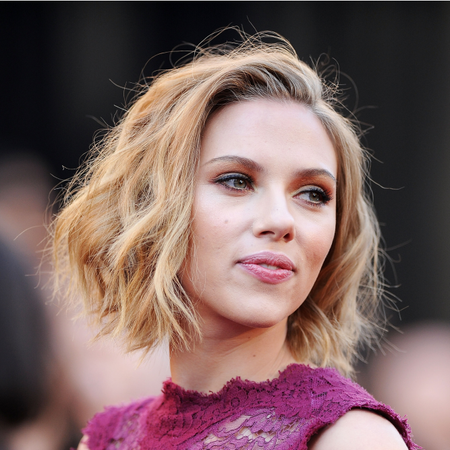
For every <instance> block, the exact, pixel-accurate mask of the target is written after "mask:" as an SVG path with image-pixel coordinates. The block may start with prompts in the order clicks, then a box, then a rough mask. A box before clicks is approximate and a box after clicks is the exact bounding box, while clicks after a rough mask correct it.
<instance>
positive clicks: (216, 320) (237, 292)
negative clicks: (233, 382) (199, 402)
mask: <svg viewBox="0 0 450 450" xmlns="http://www.w3.org/2000/svg"><path fill="white" fill-rule="evenodd" d="M281 155H282V156H281ZM336 174H337V161H336V155H335V151H334V147H333V144H332V142H331V141H330V139H329V137H328V134H327V133H326V131H325V129H324V128H323V126H322V124H321V123H320V121H319V120H318V119H317V117H316V116H315V115H314V114H313V113H312V112H311V111H310V110H309V109H308V108H306V107H305V106H303V105H300V104H298V103H294V102H284V103H282V102H279V101H273V100H255V101H248V102H241V103H235V104H232V105H229V106H227V107H225V108H223V109H221V110H219V111H218V112H217V113H216V114H214V115H213V116H212V117H211V118H210V119H209V121H208V122H207V125H206V127H205V130H204V133H203V137H202V147H201V156H200V164H199V170H198V173H197V176H196V180H195V197H194V199H195V200H194V206H193V224H192V227H193V241H194V242H193V248H194V249H195V250H193V251H191V254H190V256H189V257H188V258H187V261H186V265H185V267H184V270H183V271H182V274H181V281H182V283H183V286H184V288H185V289H186V291H187V293H188V294H189V296H190V298H191V299H192V300H193V302H194V304H195V305H196V308H197V310H198V312H199V314H200V316H201V318H202V322H203V330H202V331H203V340H202V342H201V343H198V344H197V345H196V348H195V350H194V352H191V353H187V352H178V353H175V352H174V353H173V354H172V355H171V371H172V378H173V380H174V381H175V382H176V383H179V384H180V385H182V386H183V387H185V388H187V389H195V390H198V391H202V392H208V391H218V390H220V389H221V388H222V386H223V385H224V384H225V383H226V382H227V381H228V380H230V379H231V378H233V377H236V376H241V377H242V378H243V379H249V380H253V381H263V380H266V379H268V378H274V377H276V376H277V375H278V371H279V370H282V369H284V368H285V367H286V366H287V365H288V364H290V363H293V362H295V360H294V358H293V357H292V355H291V353H290V351H289V349H288V348H287V345H286V323H287V318H288V316H289V315H290V314H291V313H292V312H294V311H295V310H296V309H297V308H298V307H299V306H300V305H301V304H302V302H303V301H304V300H305V298H306V297H307V295H308V293H309V292H310V290H311V288H312V286H313V284H314V282H315V280H316V278H317V276H318V273H319V271H320V269H321V267H322V264H323V262H324V260H325V258H326V256H327V254H328V251H329V249H330V247H331V244H332V242H333V238H334V234H335V226H336V202H335V197H336V195H335V194H336V176H337V175H336ZM263 251H270V252H274V253H275V254H281V255H284V256H286V257H288V258H289V259H290V260H291V261H292V262H293V263H294V265H295V270H294V271H293V275H292V276H291V277H290V278H289V279H288V280H286V281H284V282H282V283H279V284H268V283H266V282H262V281H260V280H259V279H257V278H255V277H254V276H252V275H251V274H249V273H248V272H246V271H245V270H243V269H242V267H241V265H240V264H238V262H239V261H240V260H241V259H242V258H245V257H246V256H248V255H252V254H255V253H259V252H263Z"/></svg>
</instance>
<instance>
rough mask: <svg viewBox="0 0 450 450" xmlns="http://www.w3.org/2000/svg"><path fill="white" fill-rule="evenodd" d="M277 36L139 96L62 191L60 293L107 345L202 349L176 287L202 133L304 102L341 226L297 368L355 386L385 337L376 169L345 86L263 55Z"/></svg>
mask: <svg viewBox="0 0 450 450" xmlns="http://www.w3.org/2000/svg"><path fill="white" fill-rule="evenodd" d="M267 36H268V35H267V34H264V35H260V34H258V35H255V36H253V37H247V38H245V39H244V41H243V43H241V44H240V45H237V46H234V47H230V46H219V47H209V48H206V49H198V50H197V51H196V52H195V55H194V57H193V59H192V60H191V61H190V62H189V63H187V64H185V65H182V66H181V67H176V68H173V69H171V70H168V71H166V72H164V73H161V74H159V75H158V76H156V77H154V79H153V80H152V82H151V83H150V85H147V84H145V86H143V87H142V88H141V90H140V94H139V95H138V96H137V98H136V99H135V101H134V103H133V104H132V106H131V107H130V108H129V109H128V111H127V112H126V113H125V114H124V116H123V118H122V119H121V120H120V122H119V123H118V124H117V125H116V126H114V127H113V128H111V129H110V130H109V131H108V132H107V133H106V135H105V136H104V137H103V139H102V140H101V141H99V142H96V143H95V144H94V146H93V148H92V154H91V158H90V159H89V161H88V162H87V163H86V165H85V167H84V168H83V169H82V170H80V171H79V172H78V174H77V175H76V176H75V177H74V179H73V180H72V182H71V184H70V185H69V188H68V191H67V192H66V197H65V206H64V207H63V209H62V211H61V212H60V214H59V215H58V216H57V218H56V220H55V222H54V228H53V236H54V248H53V254H54V258H55V270H56V273H57V277H56V280H57V286H58V285H59V286H61V283H58V280H59V281H60V280H61V275H66V276H68V278H69V280H70V282H71V284H72V287H74V288H75V290H76V291H77V292H78V293H80V292H81V294H82V298H83V299H84V302H83V304H84V311H85V312H86V313H87V314H88V315H90V316H91V317H93V318H94V319H95V321H96V323H97V325H99V326H100V332H99V335H104V334H108V333H111V334H113V335H115V336H120V337H121V338H123V339H124V341H125V343H126V344H127V348H128V350H130V351H131V350H136V349H146V350H150V349H152V348H153V347H154V346H155V345H157V344H158V343H160V342H161V341H163V340H165V339H168V340H169V342H170V345H171V346H174V347H176V348H180V347H182V348H183V347H184V348H190V346H191V345H193V342H195V339H199V338H201V331H200V326H199V320H200V319H199V318H198V316H197V314H196V311H195V308H194V305H193V304H192V302H191V301H190V299H189V298H188V296H187V295H186V293H185V291H184V289H183V286H182V285H181V283H180V280H179V277H178V274H179V272H180V269H181V268H182V265H183V261H184V260H185V257H186V254H187V252H188V251H190V245H191V210H192V204H193V196H194V179H195V175H196V171H197V165H198V161H199V151H200V142H201V137H202V130H203V129H204V127H205V123H206V121H207V120H208V117H209V116H210V115H211V114H212V113H213V112H214V111H215V110H217V109H218V108H223V107H225V106H226V105H228V104H230V103H234V102H242V101H251V100H252V99H259V98H269V99H274V100H277V101H281V102H286V101H294V102H299V103H301V104H303V105H306V106H307V107H308V108H310V109H311V111H313V112H314V113H315V114H316V116H317V117H318V118H319V119H320V121H321V123H322V124H323V126H324V128H325V129H326V131H327V132H328V134H329V136H330V138H331V140H332V142H333V144H334V147H335V150H336V155H337V159H338V184H337V226H336V234H335V238H334V242H333V245H332V248H331V250H330V252H329V254H328V256H327V258H326V261H325V263H324V265H323V267H322V269H321V272H320V274H319V276H318V278H317V281H316V283H315V285H314V287H313V289H312V290H311V292H310V294H309V296H308V298H307V299H306V301H305V302H304V303H303V304H302V305H301V306H300V307H299V309H298V310H297V311H295V312H294V313H293V314H292V315H291V316H290V317H289V319H288V331H287V341H288V343H289V345H290V348H291V350H292V353H293V355H294V357H295V358H296V359H298V360H299V361H303V362H308V363H312V364H315V365H317V366H333V367H336V368H338V369H339V370H340V371H341V372H342V373H343V374H346V375H349V374H351V373H352V361H353V358H354V356H355V355H356V354H357V348H358V344H359V342H360V341H361V340H362V341H370V339H371V338H372V337H373V336H374V335H375V334H376V333H374V330H376V329H377V326H376V320H375V317H376V311H377V309H378V304H379V300H380V294H381V283H380V280H379V276H378V267H379V263H378V242H379V231H378V225H377V221H376V219H375V216H374V213H373V209H372V206H371V203H370V201H369V199H368V195H367V194H366V191H365V183H364V180H365V176H366V174H367V158H366V155H365V152H364V150H363V149H362V147H361V145H360V142H359V138H358V128H357V126H355V125H354V124H353V122H352V121H350V120H348V119H346V118H345V117H343V116H342V115H341V114H340V113H339V112H338V105H339V102H338V101H337V100H336V97H335V94H336V87H335V86H334V87H333V86H329V85H327V83H326V82H324V81H322V80H321V78H320V76H319V75H318V73H317V72H316V71H315V70H313V69H312V68H310V67H309V66H308V65H307V64H305V63H304V62H302V61H300V60H299V59H298V57H297V55H296V53H295V51H294V49H293V48H292V47H291V46H290V44H289V43H288V42H287V41H285V40H284V39H283V38H281V37H279V36H276V38H277V42H276V43H264V42H263V38H265V37H267ZM269 37H271V38H273V37H274V35H272V34H271V35H269ZM78 298H80V297H79V296H78ZM378 328H379V327H378Z"/></svg>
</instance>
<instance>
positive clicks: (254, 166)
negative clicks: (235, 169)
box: [205, 155, 337, 183]
mask: <svg viewBox="0 0 450 450" xmlns="http://www.w3.org/2000/svg"><path fill="white" fill-rule="evenodd" d="M221 161H225V162H234V163H238V164H240V165H241V166H244V167H245V168H247V169H249V170H252V171H255V172H258V173H261V172H264V168H263V167H262V166H261V165H260V164H258V163H257V162H255V161H253V160H252V159H249V158H244V157H242V156H234V155H226V156H219V157H217V158H213V159H210V160H209V161H208V162H207V163H205V165H209V164H213V163H216V162H221ZM295 176H296V177H298V178H304V177H306V178H314V177H318V176H325V177H327V178H331V180H333V182H334V183H337V180H336V177H335V176H334V175H333V174H332V173H331V172H329V171H328V170H326V169H303V170H298V171H297V172H296V173H295Z"/></svg>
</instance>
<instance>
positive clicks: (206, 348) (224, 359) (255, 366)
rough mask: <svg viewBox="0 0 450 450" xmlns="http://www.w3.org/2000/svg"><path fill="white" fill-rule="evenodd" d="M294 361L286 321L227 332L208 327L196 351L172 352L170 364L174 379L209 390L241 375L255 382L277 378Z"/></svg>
mask: <svg viewBox="0 0 450 450" xmlns="http://www.w3.org/2000/svg"><path fill="white" fill-rule="evenodd" d="M295 362H296V361H295V360H294V358H293V356H292V354H291V352H290V350H289V348H288V346H287V343H286V321H283V322H281V323H279V324H277V325H275V326H274V327H271V328H265V329H258V328H256V329H255V328H243V327H241V328H240V327H236V328H235V329H234V330H231V331H230V330H228V331H227V335H226V336H224V335H221V334H220V333H217V332H214V331H213V330H211V331H208V330H207V329H206V330H204V333H203V339H202V341H201V342H199V343H197V344H196V345H195V347H194V350H193V351H190V352H187V351H172V352H171V361H170V368H171V373H172V380H173V381H174V383H176V384H178V385H180V386H182V387H183V388H185V389H190V390H195V391H199V392H206V393H207V392H211V391H212V392H217V391H219V390H220V389H221V388H222V387H223V386H224V385H225V384H226V383H227V381H229V380H231V379H232V378H235V377H238V376H239V377H241V378H242V379H244V380H245V379H247V380H251V381H256V382H259V381H266V380H267V379H273V378H276V377H277V376H278V372H279V371H280V370H283V369H284V368H285V367H286V366H288V365H289V364H292V363H295Z"/></svg>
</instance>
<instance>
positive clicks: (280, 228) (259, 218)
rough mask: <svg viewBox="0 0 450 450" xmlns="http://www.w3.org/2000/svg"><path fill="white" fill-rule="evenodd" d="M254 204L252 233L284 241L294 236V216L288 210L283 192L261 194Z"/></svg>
mask: <svg viewBox="0 0 450 450" xmlns="http://www.w3.org/2000/svg"><path fill="white" fill-rule="evenodd" d="M255 206H256V213H255V220H254V222H253V234H254V235H255V236H256V237H263V236H267V237H268V238H270V239H272V240H274V241H279V240H283V241H285V242H289V241H292V240H293V239H294V237H295V222H294V217H293V216H292V214H291V212H290V211H289V204H288V199H287V198H286V195H285V193H284V192H280V193H276V192H271V193H267V195H262V196H261V198H260V199H259V201H258V204H257V205H255Z"/></svg>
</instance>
